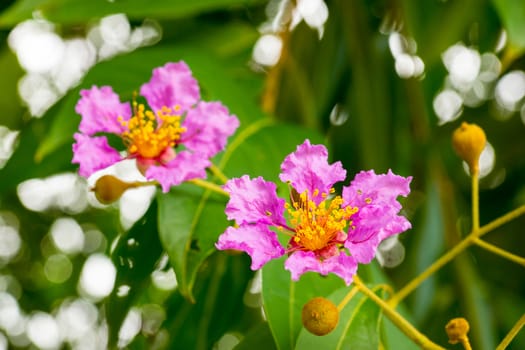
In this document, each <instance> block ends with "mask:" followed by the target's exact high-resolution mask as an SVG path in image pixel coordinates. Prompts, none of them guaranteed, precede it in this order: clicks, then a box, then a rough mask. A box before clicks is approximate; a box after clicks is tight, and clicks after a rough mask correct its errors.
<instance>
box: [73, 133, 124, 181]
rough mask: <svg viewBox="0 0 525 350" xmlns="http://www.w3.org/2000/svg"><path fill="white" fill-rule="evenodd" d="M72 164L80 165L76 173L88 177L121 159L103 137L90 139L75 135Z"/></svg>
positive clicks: (85, 136) (82, 135)
mask: <svg viewBox="0 0 525 350" xmlns="http://www.w3.org/2000/svg"><path fill="white" fill-rule="evenodd" d="M74 138H75V141H76V142H75V143H74V144H73V160H72V163H77V164H79V165H80V167H79V170H78V173H79V174H80V175H81V176H84V177H89V176H90V175H91V174H93V173H94V172H95V171H97V170H100V169H104V168H107V167H108V166H110V165H112V164H115V163H117V162H118V161H120V160H121V159H122V157H121V156H120V154H119V153H118V152H117V150H115V149H114V148H112V147H111V146H110V145H109V144H108V140H107V139H106V137H105V136H96V137H90V136H87V135H84V134H78V133H77V134H75V135H74Z"/></svg>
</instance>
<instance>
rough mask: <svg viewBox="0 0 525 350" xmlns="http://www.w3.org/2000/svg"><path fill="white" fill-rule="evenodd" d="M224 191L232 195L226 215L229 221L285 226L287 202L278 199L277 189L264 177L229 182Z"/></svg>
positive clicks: (236, 179) (241, 178)
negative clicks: (285, 204)
mask: <svg viewBox="0 0 525 350" xmlns="http://www.w3.org/2000/svg"><path fill="white" fill-rule="evenodd" d="M223 188H224V190H225V191H226V192H228V193H229V194H230V200H229V201H228V204H226V209H225V213H226V215H227V216H228V220H235V221H237V223H239V224H242V223H257V222H259V223H264V224H267V225H275V226H284V225H286V220H285V219H284V216H283V213H284V203H285V200H284V199H282V198H279V197H277V192H276V189H277V187H276V186H275V184H274V183H273V182H269V181H265V180H264V179H263V178H262V177H260V176H259V177H257V178H255V179H253V180H252V179H250V177H249V176H248V175H244V176H242V177H240V178H234V179H231V180H229V181H228V182H227V183H226V184H225V185H224V187H223Z"/></svg>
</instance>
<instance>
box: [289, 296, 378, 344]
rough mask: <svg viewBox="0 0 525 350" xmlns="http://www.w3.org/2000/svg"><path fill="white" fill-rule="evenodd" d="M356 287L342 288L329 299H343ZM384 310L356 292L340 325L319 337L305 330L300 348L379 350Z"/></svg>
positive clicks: (300, 337)
mask: <svg viewBox="0 0 525 350" xmlns="http://www.w3.org/2000/svg"><path fill="white" fill-rule="evenodd" d="M350 288H352V287H346V288H341V289H338V290H337V291H335V292H334V293H332V294H331V295H330V296H329V297H328V299H329V300H331V301H332V302H333V303H334V304H335V305H337V304H338V303H340V302H341V300H343V298H344V297H345V295H346V294H348V292H349V291H350V290H351V289H350ZM380 319H381V309H380V308H379V306H377V304H375V303H374V302H373V301H372V300H370V299H368V298H367V297H365V296H363V295H362V294H357V295H355V296H354V297H353V298H352V299H351V300H350V301H349V302H348V304H347V305H346V306H345V308H344V309H343V310H341V312H340V313H339V323H338V324H337V327H336V328H335V329H334V330H333V331H332V332H330V333H328V334H327V335H325V336H322V337H319V336H316V335H313V334H311V333H310V332H308V331H307V330H306V329H304V328H303V329H302V330H301V333H300V334H299V338H298V339H297V345H296V349H300V350H303V349H304V350H308V349H312V350H314V349H360V350H376V349H378V347H379V321H380Z"/></svg>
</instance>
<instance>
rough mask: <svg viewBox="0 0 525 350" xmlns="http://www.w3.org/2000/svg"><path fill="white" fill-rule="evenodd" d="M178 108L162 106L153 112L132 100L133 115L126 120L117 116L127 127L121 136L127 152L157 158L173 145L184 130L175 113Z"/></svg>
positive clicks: (178, 116) (179, 117)
mask: <svg viewBox="0 0 525 350" xmlns="http://www.w3.org/2000/svg"><path fill="white" fill-rule="evenodd" d="M178 109H179V108H178V107H175V108H174V109H171V108H168V107H162V109H161V110H159V111H157V114H155V113H153V112H152V111H150V110H145V107H144V105H143V104H137V103H136V102H135V101H133V116H132V117H131V118H130V119H129V120H127V121H125V120H123V118H122V117H119V121H120V123H121V124H122V125H123V126H124V127H126V128H127V129H128V130H127V131H124V132H123V133H122V138H123V140H124V144H125V145H126V146H127V148H128V152H129V154H130V155H133V156H138V157H142V158H157V157H159V156H160V155H161V154H162V153H163V152H164V151H165V150H166V149H167V148H168V147H174V146H175V145H176V144H177V141H178V140H180V136H181V134H182V133H184V132H185V131H186V129H185V128H183V127H181V126H180V119H181V116H180V115H178V114H176V111H177V110H178Z"/></svg>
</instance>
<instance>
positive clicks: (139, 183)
mask: <svg viewBox="0 0 525 350" xmlns="http://www.w3.org/2000/svg"><path fill="white" fill-rule="evenodd" d="M157 185H159V182H158V181H155V180H153V181H146V182H142V181H135V182H131V183H130V186H129V187H130V188H137V187H145V186H157Z"/></svg>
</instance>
